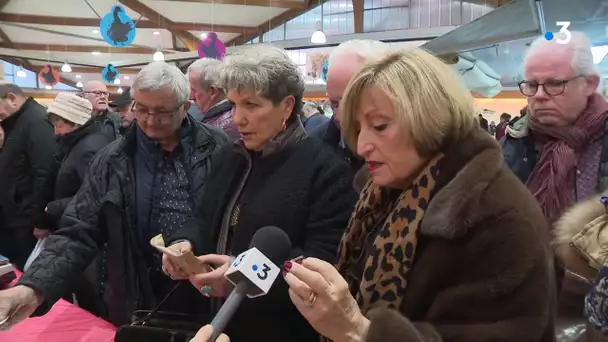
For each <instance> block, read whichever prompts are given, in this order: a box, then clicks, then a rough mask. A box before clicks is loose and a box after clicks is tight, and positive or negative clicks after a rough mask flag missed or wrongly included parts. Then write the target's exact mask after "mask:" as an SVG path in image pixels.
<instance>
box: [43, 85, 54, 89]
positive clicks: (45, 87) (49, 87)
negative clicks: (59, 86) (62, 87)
mask: <svg viewBox="0 0 608 342" xmlns="http://www.w3.org/2000/svg"><path fill="white" fill-rule="evenodd" d="M44 89H46V90H51V89H53V86H50V85H45V86H44Z"/></svg>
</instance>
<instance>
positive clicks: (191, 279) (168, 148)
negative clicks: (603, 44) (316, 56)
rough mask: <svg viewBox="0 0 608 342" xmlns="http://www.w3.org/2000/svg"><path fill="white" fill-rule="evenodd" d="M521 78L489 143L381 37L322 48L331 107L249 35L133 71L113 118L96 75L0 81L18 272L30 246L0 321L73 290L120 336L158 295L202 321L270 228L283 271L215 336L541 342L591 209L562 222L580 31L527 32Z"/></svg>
mask: <svg viewBox="0 0 608 342" xmlns="http://www.w3.org/2000/svg"><path fill="white" fill-rule="evenodd" d="M523 68H524V70H525V80H523V81H522V82H521V83H520V90H521V92H522V94H523V95H524V96H526V98H527V99H528V101H527V103H528V104H527V106H526V108H525V110H522V113H521V114H520V116H519V117H518V118H516V119H511V118H510V117H509V118H507V117H505V118H504V121H503V118H501V123H500V124H498V125H497V127H496V131H497V133H496V136H495V137H493V136H491V135H489V134H488V130H487V129H485V128H484V127H480V126H482V125H483V123H480V120H479V119H480V118H479V116H478V114H477V112H476V109H475V103H474V100H473V97H472V96H471V94H470V92H469V91H468V90H467V89H466V87H465V86H464V85H463V84H462V82H461V80H460V79H459V77H458V76H457V74H455V73H454V72H453V71H452V69H451V68H450V67H449V66H448V65H447V64H445V63H444V62H443V61H442V60H440V59H439V58H437V57H435V56H433V55H432V54H430V53H428V52H426V51H424V50H422V49H409V50H400V51H391V50H390V49H389V46H388V45H387V44H385V43H382V42H378V41H367V40H352V41H347V42H345V43H342V44H340V45H339V46H338V47H336V48H335V49H334V50H333V51H332V53H331V55H330V57H329V61H328V72H327V94H328V97H329V103H330V106H331V110H332V113H333V115H332V116H331V118H328V117H326V116H325V115H324V112H325V111H324V109H323V108H319V107H320V106H319V105H318V104H317V103H313V102H304V101H303V96H304V88H305V85H304V79H303V76H302V74H301V71H300V69H299V68H298V66H297V65H296V64H295V63H294V62H293V61H292V60H291V59H290V58H289V57H288V55H287V54H286V53H285V51H284V50H282V49H280V48H277V47H274V46H271V45H266V44H255V45H251V46H247V47H244V48H243V49H240V50H238V52H236V53H233V54H229V55H228V56H226V57H225V58H224V59H223V60H222V61H218V60H213V59H205V58H203V59H201V60H198V61H196V62H194V63H193V64H192V65H191V66H190V67H189V68H188V72H187V74H186V75H184V74H183V73H182V72H181V71H180V70H179V69H178V68H177V67H175V66H172V65H170V64H168V63H165V62H153V63H150V64H149V65H147V66H145V67H143V68H142V70H141V71H140V72H139V73H138V74H137V76H136V77H135V79H134V81H133V84H132V86H131V89H130V91H129V92H125V93H123V94H122V96H121V97H120V98H118V99H117V100H116V101H115V102H114V103H113V104H112V105H113V107H114V108H115V109H116V110H118V113H115V112H114V111H112V110H110V109H109V107H108V106H109V103H108V91H107V89H106V88H105V86H104V85H103V84H102V83H96V82H92V83H89V84H87V85H86V86H85V88H84V89H83V91H82V93H81V94H78V95H77V94H73V93H60V94H59V95H57V98H56V99H55V100H54V101H53V103H51V104H50V105H49V106H48V108H47V109H44V108H43V107H42V106H40V105H39V104H37V103H36V102H35V101H34V100H33V99H31V98H26V97H25V95H24V92H23V91H22V90H21V89H20V88H19V87H17V86H16V85H14V84H10V83H2V84H0V95H1V96H0V98H1V100H0V127H2V131H3V134H4V138H3V141H4V144H3V147H2V150H1V152H0V179H1V180H2V182H0V234H1V235H0V236H1V239H0V254H3V255H6V256H8V257H9V258H10V259H11V261H13V262H14V263H15V264H16V265H17V266H18V267H23V265H24V263H25V261H26V259H27V258H28V256H29V254H30V252H31V250H32V248H33V246H34V245H35V243H36V241H37V239H40V238H45V239H47V240H46V244H45V248H44V249H43V250H42V252H41V253H40V255H39V256H38V257H37V259H36V260H35V261H34V262H33V264H32V265H31V266H30V267H29V268H28V269H27V270H26V271H25V272H24V274H23V276H22V277H21V278H20V280H19V282H18V284H17V286H15V287H13V288H10V289H7V290H4V291H0V322H2V321H4V320H6V322H4V323H2V325H0V328H9V327H10V326H12V325H14V324H18V323H19V322H20V321H22V320H24V319H25V318H27V317H29V316H32V315H43V314H44V313H45V312H47V311H48V310H49V309H50V307H51V306H52V305H53V304H54V303H55V302H56V301H57V300H58V299H59V298H61V297H64V298H66V297H71V294H72V293H74V294H75V298H76V301H77V303H78V305H79V306H81V307H83V308H85V309H86V310H88V311H90V312H92V313H94V314H95V315H97V316H99V317H101V318H103V319H105V320H107V321H109V322H111V323H113V324H115V325H117V326H118V325H124V324H130V323H131V318H132V315H133V312H135V311H137V310H153V309H154V308H156V307H157V306H158V305H159V303H160V302H162V303H163V304H162V310H163V311H169V312H174V313H180V314H184V315H190V316H192V317H199V318H200V321H199V323H200V324H199V326H203V325H204V324H206V323H209V322H210V321H211V318H213V316H214V315H215V314H216V313H217V312H218V309H219V307H220V306H221V305H222V304H223V302H224V301H225V299H226V298H227V296H228V295H229V294H230V291H231V290H232V286H231V285H230V283H229V282H228V281H227V280H226V278H225V277H224V273H225V271H226V270H227V269H228V267H229V265H230V264H231V261H232V258H233V257H234V256H236V255H238V254H240V253H241V252H243V251H245V250H247V249H248V248H249V243H250V241H251V239H252V237H253V236H254V234H255V233H256V231H257V230H258V229H260V228H262V227H264V226H276V227H279V228H280V229H281V230H283V231H284V233H285V234H286V235H287V236H288V237H289V239H290V240H291V248H292V249H291V252H290V256H289V259H288V260H285V262H284V264H283V265H281V266H282V268H283V272H282V276H280V277H279V279H277V281H276V282H275V283H274V284H273V286H272V288H271V290H270V292H269V293H268V294H267V295H266V296H262V297H259V298H255V299H248V300H246V301H244V302H243V304H242V305H241V307H240V308H239V309H238V311H237V312H236V314H235V315H234V317H233V318H232V320H231V321H230V323H229V324H228V326H227V328H226V330H225V333H226V335H223V336H222V337H221V338H220V340H219V341H228V340H232V341H236V342H239V341H266V342H272V341H277V342H278V341H281V342H282V341H296V342H297V341H302V342H304V341H307V342H309V341H318V340H319V338H321V339H325V340H331V341H334V342H347V341H348V342H351V341H367V342H380V341H386V342H391V341H395V342H397V341H445V342H459V341H468V342H470V341H512V342H521V341H538V342H550V341H554V340H555V338H556V321H557V313H558V312H557V311H558V306H559V305H558V304H559V300H560V299H561V298H562V296H563V293H564V292H565V291H568V286H565V285H564V284H566V281H567V279H568V274H578V273H580V272H578V271H577V270H575V269H573V262H572V255H573V254H576V253H572V252H571V251H569V250H568V248H570V246H571V244H572V241H571V240H570V239H571V238H572V237H571V236H569V237H564V236H565V235H567V234H565V233H563V231H564V230H568V231H569V232H573V231H574V230H576V231H574V234H576V233H580V232H581V231H584V229H587V226H588V224H589V222H592V221H593V222H596V220H598V219H603V217H604V216H605V214H606V206H605V205H603V204H602V205H601V206H600V208H599V209H597V205H596V206H594V208H595V209H594V211H592V212H593V214H590V211H589V210H584V211H585V213H586V214H578V215H575V216H576V217H577V219H578V220H579V221H583V223H581V224H579V225H578V226H577V227H579V229H578V230H577V229H574V228H572V225H571V224H568V223H567V222H572V216H573V213H577V212H580V211H581V209H580V207H581V206H583V205H586V206H589V204H588V203H587V202H588V201H592V202H593V203H596V202H599V201H600V200H601V198H600V195H599V194H601V192H602V191H604V190H606V189H608V168H607V167H606V165H608V162H607V161H606V159H607V158H608V153H606V151H605V149H606V148H608V134H607V133H608V124H607V123H608V103H607V102H606V101H605V100H604V99H603V98H602V97H601V95H599V94H598V93H597V92H596V89H597V87H598V84H599V75H598V73H597V71H596V70H595V69H594V64H593V58H592V54H591V49H590V42H589V40H588V39H587V38H586V36H584V35H583V34H581V33H578V32H572V39H571V42H570V43H569V44H566V45H560V44H557V43H555V41H546V40H545V39H544V38H541V39H538V40H536V41H535V42H534V43H533V44H532V45H531V46H530V49H529V51H528V52H527V54H526V57H525V62H524V65H523ZM413 84H415V85H416V86H415V87H412V85H413ZM192 104H194V105H192ZM486 124H487V121H486ZM499 127H500V128H499ZM498 131H500V132H501V133H500V134H501V137H498ZM497 139H498V140H499V141H497ZM604 202H605V203H608V200H606V199H604ZM604 202H601V203H604ZM581 217H582V218H581ZM568 220H570V221H568ZM563 227H567V229H566V228H563ZM583 227H585V228H583ZM594 227H595V225H594ZM556 232H558V233H559V232H561V234H557V233H556ZM159 234H161V235H162V237H163V239H164V241H165V243H166V245H167V247H168V248H171V249H173V250H175V251H176V252H179V253H188V252H192V253H193V254H194V255H196V256H197V257H198V258H199V261H200V262H201V263H204V264H209V265H212V266H213V268H214V270H212V271H210V272H206V273H199V274H188V273H186V272H185V271H184V270H183V269H180V267H179V265H177V264H174V263H173V262H172V261H171V258H169V257H167V255H164V254H161V253H159V252H158V251H156V250H155V249H153V248H152V247H151V246H150V243H149V242H150V240H151V239H152V238H153V237H155V236H157V235H159ZM574 234H571V235H574ZM556 236H558V237H559V239H558V238H556ZM597 236H598V237H599V236H602V235H601V228H600V229H599V233H598V235H597ZM564 245H565V248H564ZM588 245H589V244H586V245H585V246H588ZM595 245H598V246H600V247H597V248H601V245H602V244H601V241H600V243H599V244H595ZM594 251H595V250H594ZM598 253H599V254H598ZM598 253H595V254H593V253H591V254H592V255H596V254H598V255H601V252H598ZM298 256H304V258H303V259H299V258H296V257H298ZM576 256H577V257H579V254H576ZM597 258H599V257H597ZM597 258H596V259H597ZM602 260H603V259H602ZM583 264H585V262H583ZM596 266H597V265H596ZM601 266H602V264H601V262H599V266H597V267H596V268H597V269H600V268H601ZM590 274H591V275H589V276H588V278H590V279H591V280H590V281H595V280H596V278H595V277H596V276H597V281H596V286H594V287H592V288H591V292H590V293H589V294H588V295H587V299H586V300H584V299H583V298H582V297H581V298H580V299H579V300H578V303H579V304H580V306H581V308H582V306H583V304H585V310H586V312H587V314H588V317H589V323H590V329H593V330H597V331H600V332H608V291H605V288H606V287H607V285H606V284H608V278H607V277H608V271H606V269H602V271H597V270H596V272H590ZM583 295H584V294H583ZM560 309H561V308H560ZM581 310H582V309H581ZM211 330H212V327H209V326H205V327H204V328H202V329H201V330H200V331H199V333H198V335H197V336H196V337H195V340H196V341H200V342H205V341H208V339H209V336H210V335H211Z"/></svg>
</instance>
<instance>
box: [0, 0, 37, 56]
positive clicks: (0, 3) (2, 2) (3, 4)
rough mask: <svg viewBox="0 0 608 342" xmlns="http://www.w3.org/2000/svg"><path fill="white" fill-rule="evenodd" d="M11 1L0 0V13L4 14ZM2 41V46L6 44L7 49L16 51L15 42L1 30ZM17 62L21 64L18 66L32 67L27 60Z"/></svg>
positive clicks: (0, 37)
mask: <svg viewBox="0 0 608 342" xmlns="http://www.w3.org/2000/svg"><path fill="white" fill-rule="evenodd" d="M9 1H10V0H0V12H2V10H3V9H4V7H6V5H8V2H9ZM0 39H2V44H4V45H5V46H6V47H8V48H11V49H14V48H15V47H14V46H15V44H14V43H13V41H12V40H11V39H10V37H9V36H8V35H7V34H6V32H4V30H2V29H0ZM15 61H17V62H20V63H19V64H18V65H20V66H23V67H25V68H27V67H29V68H31V67H32V63H30V61H28V60H27V59H23V58H21V59H16V60H15Z"/></svg>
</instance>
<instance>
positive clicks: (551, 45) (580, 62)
mask: <svg viewBox="0 0 608 342" xmlns="http://www.w3.org/2000/svg"><path fill="white" fill-rule="evenodd" d="M570 33H571V34H572V38H571V39H570V42H569V43H568V44H567V47H568V48H569V49H572V61H571V62H570V63H571V66H572V70H573V71H574V73H575V74H577V75H583V76H593V75H597V74H598V72H597V69H596V68H595V65H594V64H593V54H592V53H591V41H590V40H589V37H588V36H587V35H586V34H584V33H583V32H580V31H570ZM557 35H559V34H557ZM556 46H559V43H557V41H556V39H552V40H547V39H545V38H544V37H538V38H536V39H535V40H534V42H532V44H531V45H530V48H529V49H528V51H527V53H526V56H525V57H524V66H525V65H528V61H529V60H530V58H531V57H532V56H533V55H535V54H536V53H537V52H538V51H550V50H552V49H553V50H554V49H555V47H556Z"/></svg>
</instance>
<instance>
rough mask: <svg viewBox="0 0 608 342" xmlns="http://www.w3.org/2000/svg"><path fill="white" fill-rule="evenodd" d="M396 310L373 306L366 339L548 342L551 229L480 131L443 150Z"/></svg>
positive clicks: (552, 293) (550, 333)
mask: <svg viewBox="0 0 608 342" xmlns="http://www.w3.org/2000/svg"><path fill="white" fill-rule="evenodd" d="M445 154H446V158H445V159H444V162H443V165H442V169H441V171H440V177H439V178H440V182H439V183H438V187H439V190H438V191H437V192H436V194H435V195H434V197H433V198H432V199H431V201H430V204H429V207H428V209H427V211H426V214H425V217H424V220H423V222H422V226H421V231H420V232H421V237H420V242H419V245H418V247H417V248H418V250H417V253H416V258H415V260H414V265H413V268H412V273H411V274H410V276H411V277H410V280H409V284H408V287H407V290H406V293H405V297H404V300H403V304H402V305H401V307H400V310H399V312H397V311H393V310H388V309H383V308H377V309H373V310H372V311H370V313H369V315H368V316H369V318H370V320H371V325H370V330H369V333H368V335H367V342H402V341H408V342H416V341H420V342H422V341H424V342H430V341H434V342H435V341H437V342H439V341H443V342H482V341H483V342H488V341H503V342H526V341H529V342H551V341H554V340H555V336H554V328H553V320H554V304H555V286H554V272H553V256H552V253H551V251H550V246H549V233H548V229H547V226H546V222H545V220H544V218H543V215H542V213H541V211H540V208H539V206H538V204H537V202H536V201H535V200H534V198H533V197H532V195H531V194H530V192H529V191H528V190H527V189H526V187H525V186H524V185H523V184H522V183H521V182H520V181H519V180H518V179H517V178H516V176H515V175H514V174H513V173H512V172H511V171H510V170H509V169H508V167H507V166H506V164H505V163H504V161H503V157H502V154H501V151H500V148H499V146H498V145H497V143H496V141H494V139H492V137H490V136H489V135H488V134H487V133H485V132H482V131H481V130H479V131H477V130H475V132H473V133H471V135H470V136H469V137H468V138H467V139H465V140H464V141H462V142H461V143H459V144H457V145H455V146H452V147H450V148H449V149H448V150H447V151H445Z"/></svg>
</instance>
